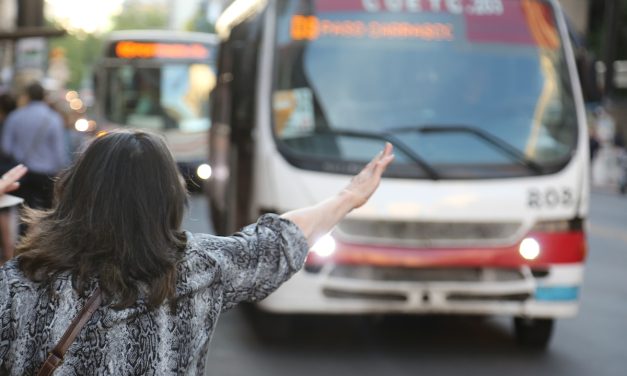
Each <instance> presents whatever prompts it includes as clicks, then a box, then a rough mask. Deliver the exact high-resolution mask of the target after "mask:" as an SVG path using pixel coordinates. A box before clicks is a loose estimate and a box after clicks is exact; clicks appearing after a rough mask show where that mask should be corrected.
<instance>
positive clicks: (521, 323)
mask: <svg viewBox="0 0 627 376" xmlns="http://www.w3.org/2000/svg"><path fill="white" fill-rule="evenodd" d="M553 321H554V320H553V319H538V318H525V317H515V318H514V333H515V334H516V341H517V342H518V344H519V345H521V346H523V347H527V348H530V349H537V350H544V349H546V347H547V346H548V344H549V341H550V340H551V335H552V334H553Z"/></svg>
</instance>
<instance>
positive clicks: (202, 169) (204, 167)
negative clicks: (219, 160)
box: [196, 163, 211, 180]
mask: <svg viewBox="0 0 627 376" xmlns="http://www.w3.org/2000/svg"><path fill="white" fill-rule="evenodd" d="M196 175H198V177H199V178H201V179H202V180H207V179H209V178H210V177H211V166H209V165H208V164H206V163H203V164H201V165H200V166H198V168H197V169H196Z"/></svg>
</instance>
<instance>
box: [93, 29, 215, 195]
mask: <svg viewBox="0 0 627 376" xmlns="http://www.w3.org/2000/svg"><path fill="white" fill-rule="evenodd" d="M217 43H218V39H217V37H216V36H215V35H212V34H206V33H192V32H179V31H168V30H126V31H116V32H113V33H111V34H110V35H109V36H108V38H107V40H106V41H105V44H104V51H103V56H102V58H101V59H100V61H99V62H98V64H97V65H96V67H95V69H94V71H95V84H96V85H95V99H96V102H95V110H96V119H97V120H98V126H99V129H100V130H108V129H113V128H131V129H145V130H150V131H153V132H158V133H161V134H163V135H164V137H165V138H166V140H167V142H168V145H169V147H170V149H171V150H172V152H173V154H174V157H175V159H176V161H177V163H178V165H179V168H180V169H181V171H182V173H183V174H184V175H185V177H186V178H187V179H189V180H191V181H193V182H195V184H194V185H192V186H191V187H197V188H199V187H201V185H202V184H203V181H204V179H206V178H208V177H209V176H210V174H211V168H210V167H209V165H208V164H207V144H208V134H209V128H210V126H211V121H210V117H209V94H210V93H211V91H212V90H213V88H214V87H215V85H216V74H215V60H216V49H217Z"/></svg>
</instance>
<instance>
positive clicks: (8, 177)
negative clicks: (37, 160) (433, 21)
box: [0, 164, 28, 195]
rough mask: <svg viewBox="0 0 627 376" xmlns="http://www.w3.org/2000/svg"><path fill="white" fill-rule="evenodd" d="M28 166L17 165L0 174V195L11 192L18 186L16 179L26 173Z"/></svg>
mask: <svg viewBox="0 0 627 376" xmlns="http://www.w3.org/2000/svg"><path fill="white" fill-rule="evenodd" d="M26 171H28V168H26V166H24V165H21V164H19V165H17V166H15V167H13V168H12V169H10V170H9V171H7V173H6V174H4V175H2V179H0V195H2V194H5V193H7V192H12V191H14V190H16V189H18V188H19V187H20V183H19V182H18V180H19V179H20V178H21V177H22V176H24V174H26Z"/></svg>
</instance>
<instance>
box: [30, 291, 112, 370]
mask: <svg viewBox="0 0 627 376" xmlns="http://www.w3.org/2000/svg"><path fill="white" fill-rule="evenodd" d="M101 303H102V292H101V291H100V288H99V287H98V288H96V290H95V291H94V292H93V294H92V295H91V296H90V297H89V300H87V303H85V306H84V307H83V309H82V310H81V311H80V312H79V314H78V315H77V316H76V317H74V320H72V323H71V324H70V326H69V327H68V328H67V330H66V331H65V333H64V334H63V337H61V339H60V340H59V342H58V343H57V345H56V346H55V347H54V348H53V349H52V351H50V353H49V354H48V358H47V359H46V361H45V362H44V364H43V365H42V366H41V368H40V369H39V373H37V376H50V375H52V373H53V372H54V370H55V369H57V368H58V367H59V366H60V365H61V364H63V357H64V356H65V353H66V352H67V350H68V349H69V348H70V345H72V343H73V342H74V340H75V339H76V336H77V335H78V333H80V331H81V329H83V327H84V326H85V324H86V323H87V321H89V319H90V318H91V316H92V315H93V314H94V312H95V311H96V309H98V307H99V306H100V304H101Z"/></svg>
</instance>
